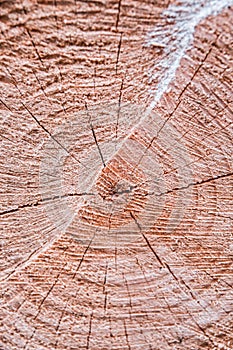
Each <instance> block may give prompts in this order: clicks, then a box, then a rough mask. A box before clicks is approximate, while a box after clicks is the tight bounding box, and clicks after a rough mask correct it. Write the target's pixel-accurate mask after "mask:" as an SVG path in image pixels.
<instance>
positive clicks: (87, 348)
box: [86, 311, 93, 350]
mask: <svg viewBox="0 0 233 350" xmlns="http://www.w3.org/2000/svg"><path fill="white" fill-rule="evenodd" d="M92 320H93V311H92V313H91V316H90V320H89V330H88V335H87V345H86V350H89V347H90V338H91V330H92Z"/></svg>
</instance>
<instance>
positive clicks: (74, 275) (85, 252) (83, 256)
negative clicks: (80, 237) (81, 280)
mask: <svg viewBox="0 0 233 350" xmlns="http://www.w3.org/2000/svg"><path fill="white" fill-rule="evenodd" d="M94 238H95V233H94V235H93V237H92V238H91V240H90V242H89V244H88V246H87V247H86V249H85V250H84V252H83V255H82V257H81V259H80V261H79V264H78V266H77V268H76V271H75V272H74V274H73V277H72V279H75V277H76V275H77V273H78V271H79V269H80V267H81V265H82V263H83V261H84V259H85V256H86V254H87V252H88V250H89V248H90V246H91V244H92V242H93V240H94Z"/></svg>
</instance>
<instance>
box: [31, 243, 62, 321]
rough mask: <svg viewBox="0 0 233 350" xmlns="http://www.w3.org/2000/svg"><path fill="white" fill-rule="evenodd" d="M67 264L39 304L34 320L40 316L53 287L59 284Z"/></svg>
mask: <svg viewBox="0 0 233 350" xmlns="http://www.w3.org/2000/svg"><path fill="white" fill-rule="evenodd" d="M64 252H65V250H64V251H63V253H64ZM66 265H67V262H66V263H65V264H64V265H63V266H62V268H61V270H60V271H59V272H58V274H57V276H56V278H55V281H54V282H53V284H52V285H51V287H50V288H49V290H48V292H47V293H46V295H45V296H44V297H43V299H42V300H41V302H40V304H39V306H38V311H37V313H36V315H35V316H34V317H33V319H34V320H36V319H37V317H38V316H39V314H40V312H41V309H42V307H43V305H44V303H45V301H46V299H47V298H48V297H49V295H50V294H51V293H52V291H53V289H54V288H55V286H56V285H57V283H58V281H59V278H60V276H61V274H62V272H63V270H64V267H65V266H66Z"/></svg>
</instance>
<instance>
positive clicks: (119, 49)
mask: <svg viewBox="0 0 233 350" xmlns="http://www.w3.org/2000/svg"><path fill="white" fill-rule="evenodd" d="M122 36H123V33H121V34H120V40H119V44H118V49H117V58H116V75H117V71H118V63H119V58H120V52H121V44H122Z"/></svg>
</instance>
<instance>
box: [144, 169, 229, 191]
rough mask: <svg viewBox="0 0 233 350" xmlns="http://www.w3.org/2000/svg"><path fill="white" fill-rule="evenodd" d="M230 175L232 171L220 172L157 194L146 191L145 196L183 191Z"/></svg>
mask: <svg viewBox="0 0 233 350" xmlns="http://www.w3.org/2000/svg"><path fill="white" fill-rule="evenodd" d="M232 175H233V172H230V173H227V174H222V175H218V176H215V177H211V178H209V179H205V180H201V181H197V182H191V183H190V184H188V185H186V186H182V187H175V188H173V189H171V190H168V191H166V192H162V193H159V194H155V193H154V192H152V193H147V194H146V196H148V195H156V196H157V197H161V196H164V195H166V194H169V193H172V192H176V191H183V190H186V189H187V188H189V187H194V186H201V185H203V184H205V183H210V182H212V181H216V180H219V179H223V178H226V177H230V176H232Z"/></svg>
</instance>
